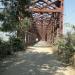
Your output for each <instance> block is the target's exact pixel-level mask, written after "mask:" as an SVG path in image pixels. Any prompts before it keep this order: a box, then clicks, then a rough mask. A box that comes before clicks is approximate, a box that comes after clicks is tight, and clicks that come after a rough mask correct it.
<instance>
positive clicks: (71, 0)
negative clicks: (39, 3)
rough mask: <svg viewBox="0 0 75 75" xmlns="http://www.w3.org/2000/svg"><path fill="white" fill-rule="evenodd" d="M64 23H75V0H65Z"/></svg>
mask: <svg viewBox="0 0 75 75" xmlns="http://www.w3.org/2000/svg"><path fill="white" fill-rule="evenodd" d="M64 23H71V24H75V0H64Z"/></svg>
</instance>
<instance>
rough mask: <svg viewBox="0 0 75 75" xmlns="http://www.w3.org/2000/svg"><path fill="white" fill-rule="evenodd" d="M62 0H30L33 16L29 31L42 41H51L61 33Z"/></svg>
mask: <svg viewBox="0 0 75 75" xmlns="http://www.w3.org/2000/svg"><path fill="white" fill-rule="evenodd" d="M63 2H64V0H32V5H31V6H30V10H31V11H32V16H33V26H32V27H33V28H32V29H31V30H30V31H31V32H33V33H35V34H36V35H37V38H38V39H39V40H42V41H48V42H50V43H53V42H54V41H55V39H56V37H58V36H61V35H62V34H63Z"/></svg>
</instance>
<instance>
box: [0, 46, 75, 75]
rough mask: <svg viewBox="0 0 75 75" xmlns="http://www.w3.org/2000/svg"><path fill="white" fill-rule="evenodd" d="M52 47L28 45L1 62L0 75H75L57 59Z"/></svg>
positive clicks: (73, 71)
mask: <svg viewBox="0 0 75 75" xmlns="http://www.w3.org/2000/svg"><path fill="white" fill-rule="evenodd" d="M54 52H55V51H54V50H53V48H52V47H28V48H27V50H26V51H24V52H18V53H16V56H13V57H11V58H7V59H5V60H3V61H1V62H0V75H75V70H74V69H73V68H72V67H69V66H68V67H64V66H63V65H62V63H61V62H59V61H58V60H57V57H56V55H55V54H54Z"/></svg>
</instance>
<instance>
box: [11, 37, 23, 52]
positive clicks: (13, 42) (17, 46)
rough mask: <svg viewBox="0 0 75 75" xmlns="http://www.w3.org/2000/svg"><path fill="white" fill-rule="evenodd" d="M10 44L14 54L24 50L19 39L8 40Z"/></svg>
mask: <svg viewBox="0 0 75 75" xmlns="http://www.w3.org/2000/svg"><path fill="white" fill-rule="evenodd" d="M10 44H11V48H12V50H13V51H14V52H16V51H22V50H24V45H23V43H22V40H21V39H20V38H15V37H12V38H10Z"/></svg>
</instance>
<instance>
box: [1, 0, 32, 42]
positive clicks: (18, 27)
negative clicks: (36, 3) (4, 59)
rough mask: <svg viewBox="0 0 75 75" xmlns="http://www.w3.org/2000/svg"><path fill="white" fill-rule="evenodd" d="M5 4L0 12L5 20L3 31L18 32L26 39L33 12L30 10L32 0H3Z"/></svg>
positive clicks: (2, 19)
mask: <svg viewBox="0 0 75 75" xmlns="http://www.w3.org/2000/svg"><path fill="white" fill-rule="evenodd" d="M1 1H2V4H3V5H4V9H3V12H1V13H0V20H1V21H2V22H3V24H2V27H1V28H0V29H1V30H2V31H6V32H14V31H16V32H17V37H21V38H20V39H22V40H23V41H24V37H25V35H24V34H25V31H27V29H28V27H29V25H30V23H29V22H30V18H31V17H32V16H31V12H29V11H28V8H29V5H30V3H31V0H1Z"/></svg>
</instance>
